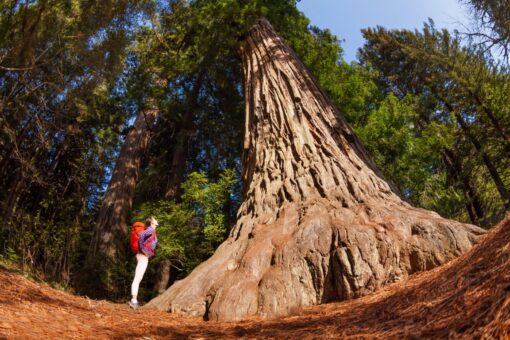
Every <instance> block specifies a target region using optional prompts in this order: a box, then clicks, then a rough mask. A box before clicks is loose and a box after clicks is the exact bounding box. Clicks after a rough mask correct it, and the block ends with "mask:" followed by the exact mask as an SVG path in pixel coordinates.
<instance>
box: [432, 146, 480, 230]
mask: <svg viewBox="0 0 510 340" xmlns="http://www.w3.org/2000/svg"><path fill="white" fill-rule="evenodd" d="M441 153H442V155H443V158H444V160H445V162H446V166H447V168H448V172H449V173H450V174H451V175H452V177H453V179H454V180H455V181H457V182H459V183H460V184H461V185H462V192H463V193H464V197H465V198H466V200H467V202H466V210H467V212H468V214H469V218H470V219H471V222H473V223H474V224H476V225H480V219H481V218H483V216H484V211H483V208H482V203H481V201H480V197H479V196H478V194H477V193H476V191H475V190H474V188H473V186H472V185H471V183H470V181H469V178H468V177H467V176H466V175H464V174H463V173H462V166H461V165H460V163H459V160H458V158H457V157H456V156H455V154H454V153H453V151H452V150H449V149H446V148H445V149H444V150H443V151H442V152H441Z"/></svg>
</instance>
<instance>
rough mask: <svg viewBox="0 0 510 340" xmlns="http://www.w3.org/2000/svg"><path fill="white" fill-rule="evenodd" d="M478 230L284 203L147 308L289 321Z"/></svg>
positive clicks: (388, 209) (414, 266) (377, 208)
mask: <svg viewBox="0 0 510 340" xmlns="http://www.w3.org/2000/svg"><path fill="white" fill-rule="evenodd" d="M240 222H241V221H240ZM246 222H249V221H248V220H247V221H246ZM484 232H485V231H484V230H483V229H480V228H478V227H475V226H472V225H467V224H461V223H459V222H455V221H451V220H447V219H443V218H441V217H440V216H439V215H437V214H436V213H433V212H430V211H426V210H422V209H416V208H412V207H410V206H408V205H406V204H405V203H404V204H394V203H390V204H387V205H374V204H361V205H358V206H356V207H353V208H345V207H341V206H336V205H335V204H332V203H331V201H328V200H325V199H317V200H315V201H312V202H308V203H307V204H303V205H301V206H296V205H291V204H289V205H288V206H286V207H284V208H282V210H281V213H280V215H279V217H278V219H277V220H276V221H275V222H274V223H271V224H255V225H252V226H250V225H244V227H243V228H242V229H241V230H240V232H239V234H237V235H232V236H231V237H230V238H229V239H228V240H227V241H225V243H223V244H222V246H220V248H219V249H218V250H217V251H216V253H215V254H214V255H213V256H212V257H211V258H210V259H209V260H208V261H206V262H204V263H203V264H201V265H200V266H199V267H197V268H196V269H195V270H194V271H193V272H192V273H191V274H190V275H189V276H188V277H187V278H186V279H184V280H181V281H179V282H176V283H175V284H174V285H173V286H172V287H171V288H170V289H168V290H167V291H166V292H165V293H164V294H162V295H160V296H159V297H157V298H155V299H153V300H152V301H150V302H149V303H148V304H147V307H155V308H158V309H160V310H165V311H171V312H177V313H185V314H190V315H194V316H202V317H204V319H207V320H239V319H242V318H245V317H248V316H251V315H259V316H261V317H266V318H269V317H277V316H284V315H292V314H296V313H298V312H299V311H300V310H301V308H302V307H305V306H310V305H315V304H319V303H324V302H328V301H334V300H345V299H351V298H356V297H360V296H363V295H366V294H369V293H371V292H373V291H375V290H377V289H378V288H380V287H382V286H384V285H386V284H389V283H392V282H395V281H398V280H400V279H403V278H405V277H406V276H408V275H409V274H412V273H414V272H417V271H422V270H428V269H431V268H433V267H436V266H438V265H441V264H443V263H445V262H447V261H449V260H451V259H453V258H455V257H457V256H458V255H460V254H462V253H464V252H465V251H467V250H468V249H470V248H471V246H472V245H473V244H475V243H477V242H478V239H479V237H480V236H481V235H483V234H484Z"/></svg>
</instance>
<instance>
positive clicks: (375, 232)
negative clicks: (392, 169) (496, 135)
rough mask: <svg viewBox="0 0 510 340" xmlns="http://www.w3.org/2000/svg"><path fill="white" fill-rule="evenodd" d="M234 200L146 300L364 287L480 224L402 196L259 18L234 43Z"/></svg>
mask: <svg viewBox="0 0 510 340" xmlns="http://www.w3.org/2000/svg"><path fill="white" fill-rule="evenodd" d="M241 54H242V58H243V69H244V76H245V79H244V81H245V83H244V85H245V100H246V125H245V141H244V154H243V165H244V169H243V181H244V185H245V188H244V201H243V203H242V205H241V207H240V208H239V212H238V220H237V224H236V225H235V227H234V228H233V230H232V233H231V235H230V237H229V238H228V239H227V240H226V241H225V242H224V243H223V244H222V245H221V246H220V247H219V248H218V249H217V251H216V252H215V253H214V255H213V256H212V257H211V258H210V259H209V260H207V261H206V262H204V263H202V264H201V265H200V266H198V267H197V268H196V269H195V270H194V271H193V272H192V273H191V274H190V275H189V276H188V277H187V278H185V279H184V280H182V281H178V282H176V283H175V284H174V285H173V286H172V287H170V288H169V289H168V290H167V291H166V292H165V293H164V294H162V295H160V296H159V297H156V298H155V299H153V300H152V301H150V302H149V303H148V304H147V306H148V307H156V308H159V309H161V310H168V311H172V312H182V313H187V314H191V315H196V316H203V317H204V318H205V319H214V320H235V319H240V318H244V317H247V316H250V315H256V314H258V315H260V316H263V317H273V316H278V315H289V314H291V313H295V312H297V311H299V309H300V308H301V307H303V306H308V305H313V304H318V303H323V302H327V301H331V300H338V299H349V298H354V297H359V296H362V295H365V294H367V293H370V292H372V291H374V290H376V289H378V288H379V287H381V286H383V285H386V284H388V283H391V282H394V281H397V280H400V279H401V278H403V277H405V276H406V275H409V274H411V273H413V272H416V271H420V270H426V269H430V268H432V267H435V266H437V265H440V264H442V263H444V262H446V261H448V260H450V259H452V258H454V257H455V256H458V255H459V254H461V253H463V252H465V251H466V250H468V249H469V248H470V247H471V246H472V245H473V243H475V242H477V239H478V238H479V236H480V235H482V234H483V230H482V229H480V228H478V227H475V226H473V225H467V224H461V223H458V222H455V221H451V220H447V219H444V218H441V217H440V216H439V215H438V214H436V213H434V212H430V211H426V210H422V209H417V208H413V207H411V206H410V205H409V204H407V203H405V202H403V201H402V200H401V199H400V198H399V197H398V196H397V195H396V194H395V193H394V192H393V191H392V190H391V188H390V186H389V185H388V184H387V182H386V181H385V180H384V179H383V178H382V177H381V174H380V173H379V171H378V170H377V169H376V167H375V165H374V163H373V162H372V161H371V159H370V158H369V156H368V154H367V152H366V151H365V149H364V148H363V146H362V145H361V143H360V142H359V140H358V138H357V137H356V136H355V135H354V134H353V132H352V131H351V129H350V128H349V127H348V126H347V123H346V121H345V119H344V118H343V117H342V116H341V115H340V114H339V113H338V112H337V111H336V109H335V108H334V107H333V106H332V105H331V103H330V101H329V100H328V98H327V97H326V96H325V94H324V93H323V92H322V91H321V90H320V88H319V87H318V85H317V83H316V81H315V80H314V79H313V78H312V76H311V75H310V73H309V72H308V70H307V69H306V68H305V67H304V66H303V64H302V63H301V62H300V61H299V60H298V59H297V57H296V55H295V54H294V52H293V51H292V50H291V49H290V48H289V47H288V46H286V45H285V44H284V42H283V41H282V39H281V38H279V37H278V35H277V34H276V33H275V32H274V30H273V28H272V27H271V25H270V24H269V23H268V22H267V21H266V20H260V21H259V22H258V23H257V24H256V25H255V26H254V27H253V28H252V30H251V31H250V32H249V34H248V36H247V39H246V41H245V44H244V45H243V48H242V51H241Z"/></svg>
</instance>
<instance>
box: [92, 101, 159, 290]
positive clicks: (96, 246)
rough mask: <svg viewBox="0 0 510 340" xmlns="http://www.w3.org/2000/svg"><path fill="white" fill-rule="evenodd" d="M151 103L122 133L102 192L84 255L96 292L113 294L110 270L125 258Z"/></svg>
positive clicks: (150, 121)
mask: <svg viewBox="0 0 510 340" xmlns="http://www.w3.org/2000/svg"><path fill="white" fill-rule="evenodd" d="M157 112H158V111H157V109H155V108H154V106H151V108H149V109H145V110H141V111H140V113H139V114H138V116H137V118H136V120H135V123H134V125H133V126H132V128H131V130H130V131H129V133H128V134H127V136H126V140H125V142H124V144H123V146H122V148H121V150H120V154H119V157H118V159H117V162H116V164H115V169H114V170H113V174H112V178H111V180H110V183H109V185H108V189H107V191H106V193H105V196H104V199H103V202H102V204H101V208H100V210H99V216H98V219H97V222H96V226H95V229H94V235H93V237H92V242H91V244H90V248H89V252H88V254H87V270H88V271H90V273H94V275H96V277H97V278H98V279H99V280H100V283H99V284H100V286H101V287H98V288H102V291H101V290H100V289H99V290H98V291H97V292H98V294H99V295H101V294H104V293H106V294H110V295H111V294H114V293H115V287H114V285H113V283H112V272H113V270H114V266H115V265H116V264H120V263H123V260H125V258H126V254H125V249H126V240H127V233H128V226H127V221H126V219H127V217H128V214H129V213H130V211H131V205H132V203H133V195H134V191H135V186H136V182H137V179H138V174H139V172H140V164H141V161H142V156H143V155H144V153H145V151H146V149H147V146H148V142H149V136H150V134H149V132H150V129H151V127H152V125H153V123H154V120H155V118H156V115H157Z"/></svg>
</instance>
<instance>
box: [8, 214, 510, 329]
mask: <svg viewBox="0 0 510 340" xmlns="http://www.w3.org/2000/svg"><path fill="white" fill-rule="evenodd" d="M0 287H1V289H0V339H63V338H66V339H201V338H221V339H225V338H245V339H254V338H261V339H262V338H263V339H268V338H278V339H314V338H320V339H325V338H335V339H338V338H434V339H438V338H486V339H498V338H499V339H510V217H509V216H507V218H506V219H505V220H504V221H503V222H501V223H500V224H499V225H498V226H497V227H495V228H493V230H492V231H491V232H490V233H489V234H488V235H487V236H486V237H485V238H484V240H483V241H482V242H481V243H480V244H479V245H477V246H476V247H474V248H473V249H472V250H471V251H470V252H469V253H467V254H465V255H463V256H462V257H460V258H458V259H456V260H454V261H452V262H450V263H448V264H446V265H444V266H442V267H439V268H436V269H434V270H432V271H429V272H426V273H419V274H417V275H413V276H412V277H410V278H409V279H407V280H405V281H402V282H399V283H396V284H393V285H390V286H388V287H386V288H384V289H381V290H379V291H378V292H376V293H374V294H372V295H369V296H366V297H363V298H360V299H356V300H351V301H345V302H339V303H331V304H325V305H320V306H314V307H310V308H306V309H304V310H302V311H300V312H299V315H296V316H291V317H286V318H281V319H273V320H261V319H256V318H252V319H248V320H245V321H241V322H205V321H202V320H201V319H198V318H190V317H184V316H181V315H174V314H170V313H164V312H160V311H156V310H145V309H140V310H138V311H136V312H135V311H132V310H131V309H129V307H128V306H127V305H124V304H113V303H110V302H106V301H97V300H90V299H87V298H84V297H78V296H74V295H71V294H68V293H65V292H62V291H58V290H55V289H52V288H51V287H49V286H47V285H45V284H39V283H34V282H32V281H30V280H28V279H26V278H24V277H23V276H21V275H19V274H15V273H12V272H9V271H6V270H1V271H0Z"/></svg>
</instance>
